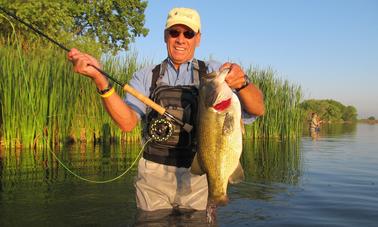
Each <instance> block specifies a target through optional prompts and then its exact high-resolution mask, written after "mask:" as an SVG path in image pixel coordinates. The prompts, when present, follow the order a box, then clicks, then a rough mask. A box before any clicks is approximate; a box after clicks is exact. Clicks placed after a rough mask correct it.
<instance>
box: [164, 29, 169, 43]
mask: <svg viewBox="0 0 378 227" xmlns="http://www.w3.org/2000/svg"><path fill="white" fill-rule="evenodd" d="M167 39H168V35H167V30H164V42H165V43H167Z"/></svg>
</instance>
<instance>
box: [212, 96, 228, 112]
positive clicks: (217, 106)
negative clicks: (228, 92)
mask: <svg viewBox="0 0 378 227" xmlns="http://www.w3.org/2000/svg"><path fill="white" fill-rule="evenodd" d="M230 105H231V98H229V99H225V100H222V101H221V102H219V103H217V104H215V105H214V106H213V109H215V110H216V111H218V112H220V111H223V110H225V109H227V108H228V107H229V106H230Z"/></svg>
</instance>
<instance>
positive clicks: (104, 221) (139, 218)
mask: <svg viewBox="0 0 378 227" xmlns="http://www.w3.org/2000/svg"><path fill="white" fill-rule="evenodd" d="M306 134H307V133H306ZM139 148H140V146H138V145H125V146H111V147H109V146H103V147H94V148H93V147H89V146H87V147H78V146H74V147H66V148H62V149H61V150H60V151H57V155H58V156H59V157H60V158H62V159H63V160H64V161H65V163H67V165H68V166H70V168H72V169H73V170H75V171H76V172H77V173H79V174H80V175H82V176H85V177H87V178H90V179H94V180H103V179H110V178H112V177H115V176H117V175H119V174H121V173H122V172H123V171H124V170H125V169H127V168H128V166H129V165H130V163H131V162H132V161H133V160H134V159H135V158H136V156H137V154H138V151H139ZM241 161H242V164H243V166H244V170H245V172H246V181H245V182H243V183H241V184H238V185H232V186H231V187H230V188H229V196H230V203H229V204H228V205H227V206H225V207H222V208H219V209H218V220H217V224H218V226H230V225H233V226H376V225H377V222H378V217H377V214H378V167H377V166H378V165H377V164H378V125H366V124H358V125H338V126H332V127H325V128H323V129H322V130H321V132H320V135H319V137H318V138H316V139H313V138H311V137H310V136H307V135H305V136H304V137H303V138H301V139H300V140H299V141H290V142H278V141H271V142H269V143H268V142H266V141H254V142H251V141H246V142H245V147H244V155H243V157H242V160H241ZM135 173H136V168H135V167H134V168H133V169H132V170H131V172H129V173H128V174H127V176H125V177H123V178H121V179H120V180H117V181H114V182H112V183H109V184H90V183H87V182H83V181H81V180H78V179H77V178H75V177H73V176H72V175H70V174H69V173H67V172H66V171H65V170H64V169H63V168H62V167H61V166H59V164H58V163H57V162H56V161H55V160H54V159H53V158H52V157H51V154H50V153H49V152H47V151H38V152H36V151H32V150H23V151H15V150H12V151H9V150H6V151H1V152H0V180H1V184H0V226H25V225H30V226H52V225H54V226H82V225H91V226H92V225H93V226H133V225H135V226H200V225H203V226H206V225H205V224H203V221H204V218H205V214H204V212H189V211H183V212H181V213H174V214H172V213H171V212H169V213H168V212H165V211H160V212H156V213H140V212H137V210H136V208H135V198H134V192H135V190H134V187H133V180H134V176H135Z"/></svg>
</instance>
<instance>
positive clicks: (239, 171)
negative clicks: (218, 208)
mask: <svg viewBox="0 0 378 227" xmlns="http://www.w3.org/2000/svg"><path fill="white" fill-rule="evenodd" d="M243 180H244V170H243V167H242V166H241V164H240V162H239V164H238V167H236V169H235V171H234V172H233V173H232V174H231V176H230V177H229V178H228V182H229V183H230V184H238V183H240V182H242V181H243Z"/></svg>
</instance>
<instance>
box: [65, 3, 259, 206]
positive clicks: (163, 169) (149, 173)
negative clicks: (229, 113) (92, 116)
mask: <svg viewBox="0 0 378 227" xmlns="http://www.w3.org/2000/svg"><path fill="white" fill-rule="evenodd" d="M164 41H165V44H166V48H167V53H168V58H167V59H165V60H164V61H163V62H162V63H161V64H160V65H158V66H149V67H146V68H144V69H142V70H140V71H138V72H136V73H135V74H134V75H133V78H132V79H131V80H130V82H129V85H130V86H132V87H133V88H135V89H136V90H138V91H139V92H140V93H142V94H144V95H145V96H147V97H150V98H151V99H153V100H155V101H156V100H157V101H159V103H167V104H166V105H165V106H164V107H165V108H167V109H169V108H171V110H172V111H176V113H178V114H177V115H178V116H181V117H182V119H181V120H183V121H189V122H187V123H190V124H191V125H193V124H194V123H195V119H196V116H195V115H196V110H195V106H196V103H195V102H196V92H195V91H196V89H197V87H198V83H199V81H198V77H200V76H201V75H202V74H204V73H208V72H212V71H219V70H222V69H225V68H230V72H229V74H228V75H227V78H226V82H227V84H228V85H229V86H230V87H231V88H232V89H235V90H236V92H237V94H238V96H239V98H240V101H241V103H242V107H243V110H244V113H243V114H244V121H245V122H252V121H253V120H254V118H255V116H260V115H262V114H263V113H264V102H263V96H262V93H261V92H260V90H259V89H258V88H257V87H255V86H254V85H253V84H252V83H250V82H249V81H248V80H247V77H246V76H245V74H244V72H243V70H242V69H241V67H240V66H239V65H237V64H232V63H229V62H227V63H224V64H223V65H222V64H220V63H218V62H215V61H209V62H206V63H205V62H202V61H199V60H197V59H195V58H194V52H195V49H196V48H197V47H198V46H199V45H200V41H201V23H200V16H199V14H198V13H197V11H195V10H193V9H188V8H174V9H172V10H171V11H170V12H169V14H168V18H167V22H166V26H165V30H164ZM68 58H69V60H70V61H72V63H73V66H74V71H75V72H78V73H80V74H83V75H85V76H88V77H90V78H91V79H92V80H93V81H94V83H95V84H96V86H97V89H98V91H99V93H100V95H101V97H102V100H103V104H104V106H105V108H106V110H107V112H108V113H109V115H110V116H111V117H112V119H113V120H114V121H115V122H116V123H117V124H118V125H119V127H120V128H121V129H122V130H124V131H131V130H132V129H133V128H134V127H135V126H136V125H137V123H138V121H139V120H142V123H145V125H147V126H146V128H147V129H148V127H151V122H152V121H153V120H154V119H156V118H158V117H159V116H157V114H156V112H154V111H153V110H151V109H150V108H148V107H147V106H146V105H145V104H143V103H142V102H140V101H139V100H138V99H136V98H135V97H133V96H131V95H127V96H126V98H125V100H123V99H122V98H121V97H120V96H119V95H118V94H116V92H114V89H113V88H112V86H111V84H110V83H109V82H108V80H107V79H106V77H104V76H103V75H102V74H101V73H99V72H98V71H97V70H96V69H95V68H94V67H93V66H95V67H100V65H99V63H98V62H97V60H96V59H94V58H93V57H91V56H90V55H87V54H85V53H81V52H79V51H78V50H76V49H72V50H71V51H70V52H69V53H68ZM181 96H182V97H184V96H185V97H189V98H188V100H186V102H185V103H190V104H188V105H187V104H182V103H184V102H182V101H181V102H178V103H177V102H176V101H175V97H181ZM167 97H172V99H169V98H167ZM170 102H171V103H170ZM173 102H175V103H174V104H173ZM180 105H186V106H180ZM188 110H189V111H188ZM198 117H201V116H198ZM176 128H179V130H178V131H176V130H175V132H174V133H173V135H172V136H171V138H172V139H170V140H168V142H167V141H166V142H156V141H155V142H151V143H150V144H149V145H148V146H147V148H146V149H145V150H144V153H143V158H141V159H140V161H139V164H138V176H137V180H136V182H135V187H136V199H137V206H138V208H140V209H142V210H144V211H154V210H160V209H172V208H185V209H194V210H205V209H206V204H207V180H206V176H205V175H202V176H197V175H193V174H191V173H190V172H189V168H190V164H191V162H192V160H193V156H194V152H195V142H193V140H195V136H194V135H192V134H193V133H194V131H190V132H189V131H185V130H184V129H183V128H180V127H176ZM146 131H147V130H145V132H144V138H147V137H148V136H149V134H148V132H146Z"/></svg>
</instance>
